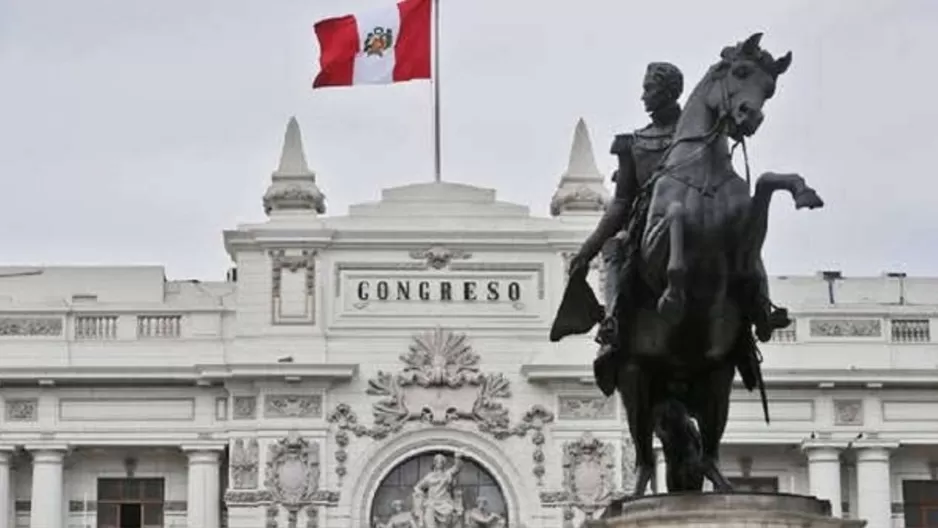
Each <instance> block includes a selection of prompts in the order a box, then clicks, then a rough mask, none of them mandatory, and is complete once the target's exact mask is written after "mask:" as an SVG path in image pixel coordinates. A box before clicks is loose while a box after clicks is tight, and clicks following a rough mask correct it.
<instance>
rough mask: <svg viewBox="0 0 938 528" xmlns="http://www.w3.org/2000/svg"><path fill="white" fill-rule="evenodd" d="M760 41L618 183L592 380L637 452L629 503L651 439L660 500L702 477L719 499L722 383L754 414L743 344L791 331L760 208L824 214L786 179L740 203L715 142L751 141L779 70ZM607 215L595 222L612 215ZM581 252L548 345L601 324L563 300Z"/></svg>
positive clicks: (741, 190)
mask: <svg viewBox="0 0 938 528" xmlns="http://www.w3.org/2000/svg"><path fill="white" fill-rule="evenodd" d="M760 39H761V34H755V35H753V36H751V37H749V38H748V39H746V40H745V41H744V42H740V43H738V44H736V45H735V46H729V47H727V48H725V49H724V50H723V52H722V53H721V56H720V60H719V62H717V63H716V64H714V65H713V66H711V67H710V68H709V69H708V71H707V72H706V74H705V75H704V77H703V79H702V80H701V81H700V83H699V84H698V85H697V86H696V88H694V90H693V92H692V93H691V95H690V96H689V98H688V100H687V103H686V105H685V108H684V110H683V112H681V115H680V118H679V119H678V121H677V124H676V126H675V131H674V135H673V139H672V140H671V141H670V145H669V146H668V147H667V148H666V149H665V150H664V152H663V153H662V155H661V158H660V163H659V164H658V165H657V166H656V167H655V169H654V171H653V173H652V175H651V176H650V177H647V178H646V179H645V180H644V181H637V182H634V183H630V184H629V185H631V186H632V193H633V194H632V195H631V198H626V200H630V201H631V203H630V214H629V218H630V219H629V221H628V223H627V226H626V234H625V236H624V237H622V238H623V242H624V246H623V248H624V251H625V255H624V256H625V259H624V262H623V263H622V268H621V270H620V271H619V274H618V279H619V284H618V288H619V289H618V292H617V296H616V299H615V302H614V303H613V306H612V307H611V310H610V309H607V310H606V311H605V315H606V316H607V318H608V317H609V316H611V317H612V318H613V319H614V321H615V324H613V325H609V324H608V323H605V324H604V325H603V328H602V329H601V331H600V333H599V338H600V339H601V340H607V341H609V342H608V343H604V346H606V348H607V350H606V351H605V352H607V353H604V354H601V355H600V356H599V357H598V358H597V361H596V362H595V364H594V371H595V372H596V375H597V384H599V385H600V387H601V389H602V390H603V391H604V392H606V393H607V394H609V393H610V392H611V390H609V386H608V383H609V380H608V379H604V376H607V375H608V373H609V372H612V373H613V374H612V375H611V377H612V378H613V383H614V386H615V388H616V389H617V390H618V391H619V393H620V395H621V397H622V401H623V404H624V405H625V407H626V410H627V413H628V422H629V429H630V434H631V436H632V439H633V441H634V442H635V446H636V454H637V469H638V479H637V483H636V488H635V494H636V495H641V494H643V493H644V490H645V488H646V486H647V484H648V483H649V481H650V479H651V477H652V475H653V474H654V453H653V450H652V437H653V435H655V434H657V435H658V437H659V438H660V439H661V441H662V445H663V449H664V453H665V458H666V461H667V467H668V470H667V480H668V488H669V490H670V491H699V490H701V489H702V487H703V479H704V478H706V479H708V480H710V481H711V482H712V483H713V484H714V487H715V489H717V490H721V491H726V490H729V489H731V486H730V484H729V482H728V481H727V480H726V479H725V478H724V476H723V475H722V474H721V472H720V470H719V467H718V459H719V446H720V441H721V439H722V436H723V432H724V429H725V427H726V421H727V417H728V411H729V399H730V393H731V391H732V383H733V378H734V376H735V373H736V371H737V370H738V371H739V372H740V375H741V377H742V380H743V383H744V385H745V386H746V388H747V389H749V390H753V389H754V388H756V387H757V386H758V387H759V388H760V390H761V391H762V398H763V406H765V405H766V401H765V392H764V387H763V386H762V379H761V371H760V361H761V360H760V357H759V351H758V348H757V346H756V338H758V339H759V340H760V341H763V342H764V341H767V340H768V339H770V337H771V335H772V332H773V331H774V330H775V329H776V328H781V327H784V326H787V325H788V324H790V321H789V320H788V317H787V313H786V311H785V310H783V309H775V307H774V305H773V304H772V303H771V302H770V300H769V297H768V281H767V278H766V274H765V270H764V267H763V264H762V255H761V251H762V245H763V243H764V241H765V236H766V230H767V220H768V211H769V202H770V199H771V196H772V194H773V193H774V192H775V191H777V190H786V191H788V192H789V193H790V194H791V195H792V197H793V199H794V201H795V207H796V208H798V209H801V208H809V209H813V208H817V207H822V206H823V201H822V200H821V199H820V197H819V196H818V195H817V193H816V192H815V191H814V190H813V189H811V188H810V187H808V186H807V185H806V183H805V181H804V179H803V178H801V177H800V176H798V175H796V174H776V173H765V174H763V175H761V176H760V177H759V178H758V180H757V181H756V184H755V192H754V193H753V194H752V195H750V185H749V181H748V167H747V175H746V176H747V177H746V179H743V178H742V177H740V176H739V175H738V174H737V173H736V171H735V170H734V169H733V166H732V159H731V156H732V150H731V149H730V146H729V144H728V139H732V140H734V141H735V142H737V143H740V142H744V140H745V138H746V137H749V136H752V135H753V134H755V133H756V131H757V130H758V128H759V126H760V125H761V123H762V121H763V117H764V116H763V112H762V109H763V106H764V104H765V102H766V101H767V100H768V99H770V98H771V97H772V96H773V95H774V93H775V89H776V82H777V79H778V77H779V76H780V75H781V74H783V73H784V72H785V71H786V70H787V69H788V67H789V65H790V64H791V53H790V52H789V53H788V54H786V55H785V56H783V57H781V58H779V59H775V58H773V57H772V56H771V54H769V53H768V52H767V51H765V50H763V49H762V48H761V47H760ZM743 145H744V147H745V144H744V143H743ZM632 156H633V159H634V157H635V156H636V153H635V150H634V142H633V151H632ZM632 163H633V165H632V166H633V167H635V166H637V164H635V163H634V161H633V162H632ZM627 166H628V164H627ZM626 170H628V169H626ZM625 173H626V171H623V169H622V167H621V166H620V170H619V174H618V178H617V182H616V184H617V193H616V196H617V200H616V201H618V199H619V198H620V197H621V196H629V195H628V194H624V190H623V191H622V192H623V194H620V191H619V189H618V187H619V185H620V184H621V182H622V181H623V176H622V175H623V174H625ZM634 173H638V171H637V170H636V171H634ZM616 207H617V206H616V205H615V203H614V204H613V205H612V206H610V211H609V212H607V216H610V215H611V214H619V215H621V213H617V211H616ZM619 207H623V206H622V205H621V204H620V205H619ZM604 220H605V218H604ZM601 224H602V222H601ZM600 228H602V225H600ZM600 228H597V233H599V232H600ZM605 232H606V231H603V232H602V233H601V234H599V235H597V234H596V233H594V236H595V237H596V238H601V237H602V236H603V234H604V233H605ZM593 238H594V237H590V239H591V240H592V239H593ZM588 244H590V246H589V247H587V244H584V250H585V251H581V254H582V258H575V259H574V261H573V265H572V266H571V270H570V273H571V276H570V281H569V282H568V292H565V295H564V302H562V304H561V307H560V309H559V310H558V315H557V319H556V320H555V325H554V328H552V332H551V339H552V340H557V339H560V338H561V337H563V335H565V334H569V333H573V332H574V331H579V330H582V329H583V328H584V327H585V326H586V325H585V324H584V323H585V322H586V321H587V319H589V318H591V319H594V321H592V322H593V323H595V322H599V321H595V319H596V317H597V314H601V313H603V311H602V310H596V308H595V307H592V306H586V305H581V306H578V307H577V306H575V304H574V302H573V300H576V299H577V298H580V299H582V298H584V296H583V295H579V297H578V295H576V294H572V293H570V290H576V289H578V288H582V286H583V285H584V284H585V273H586V265H585V264H584V262H588V261H589V258H590V257H592V256H593V255H595V253H592V254H590V252H589V251H592V250H593V248H594V247H595V245H594V244H595V242H591V241H588ZM586 250H588V251H586ZM568 301H570V302H568ZM576 310H579V312H580V313H582V314H588V316H584V315H576V314H575V313H574V312H575V311H576ZM568 320H569V321H574V323H573V324H571V323H570V322H569V321H568ZM610 326H611V327H612V330H613V331H612V332H609V331H608V329H609V327H610ZM583 331H586V330H583ZM610 333H611V334H612V335H613V337H612V338H611V339H610V337H609V334H610ZM766 420H768V412H767V409H766Z"/></svg>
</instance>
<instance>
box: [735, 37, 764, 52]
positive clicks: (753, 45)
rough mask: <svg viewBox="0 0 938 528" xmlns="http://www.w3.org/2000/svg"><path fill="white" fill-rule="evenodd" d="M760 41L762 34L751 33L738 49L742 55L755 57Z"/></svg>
mask: <svg viewBox="0 0 938 528" xmlns="http://www.w3.org/2000/svg"><path fill="white" fill-rule="evenodd" d="M761 41H762V33H753V34H752V36H751V37H749V38H747V39H746V41H745V42H743V45H742V46H741V47H740V51H742V52H743V55H755V54H756V52H758V51H759V43H760V42H761Z"/></svg>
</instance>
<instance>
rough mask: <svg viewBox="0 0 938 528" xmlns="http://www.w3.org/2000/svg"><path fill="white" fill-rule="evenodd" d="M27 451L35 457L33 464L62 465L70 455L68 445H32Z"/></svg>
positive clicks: (28, 446)
mask: <svg viewBox="0 0 938 528" xmlns="http://www.w3.org/2000/svg"><path fill="white" fill-rule="evenodd" d="M26 450H27V451H29V454H30V455H32V457H33V463H34V464H35V463H46V464H61V463H62V462H63V461H64V460H65V455H66V454H68V445H67V444H30V445H27V446H26Z"/></svg>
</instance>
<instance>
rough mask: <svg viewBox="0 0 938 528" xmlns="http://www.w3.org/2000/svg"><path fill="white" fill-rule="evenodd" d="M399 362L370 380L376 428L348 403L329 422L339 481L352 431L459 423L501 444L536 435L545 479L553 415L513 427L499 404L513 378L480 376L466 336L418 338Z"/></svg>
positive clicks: (528, 416)
mask: <svg viewBox="0 0 938 528" xmlns="http://www.w3.org/2000/svg"><path fill="white" fill-rule="evenodd" d="M400 359H401V361H402V362H403V363H404V365H405V366H404V368H403V369H402V370H401V371H400V372H398V373H397V374H391V373H388V372H383V371H379V372H378V373H377V375H376V376H375V377H374V378H372V379H370V380H368V389H367V392H368V394H371V395H373V396H380V397H381V398H380V399H379V400H378V401H377V402H375V403H374V405H373V411H372V414H373V422H374V424H373V425H372V426H366V425H363V424H361V423H359V422H358V416H357V415H356V414H355V412H354V411H352V409H351V407H350V406H349V405H348V404H345V403H340V404H339V405H338V406H337V407H336V408H335V410H333V411H332V412H331V413H330V414H329V416H328V417H327V419H328V421H329V422H331V423H334V424H336V425H337V428H338V431H337V432H336V436H335V440H336V445H337V446H338V447H339V449H338V450H337V451H336V455H335V456H336V462H337V466H336V474H337V475H338V476H339V478H340V479H341V478H342V477H343V476H344V475H345V473H346V468H345V462H346V460H347V459H348V452H347V450H346V447H347V446H348V444H349V437H348V432H351V433H353V434H355V436H359V437H361V436H367V437H370V438H373V439H376V440H381V439H384V438H386V437H387V436H389V435H391V434H393V433H397V432H399V431H401V430H402V429H403V428H404V427H405V426H406V425H407V424H408V423H410V422H422V423H425V424H431V425H436V426H443V425H446V424H448V423H450V422H453V421H456V420H464V421H471V422H475V424H476V426H477V427H478V428H479V430H480V431H482V432H484V433H487V434H490V435H492V436H493V437H495V438H496V439H498V440H502V439H505V438H508V437H511V436H519V437H523V436H525V435H526V434H527V432H528V431H534V435H533V438H532V443H533V444H534V446H535V449H534V455H533V459H534V473H535V475H536V476H537V477H538V479H540V478H541V477H543V475H544V471H545V470H544V465H543V462H544V452H543V444H544V434H543V428H544V425H545V424H548V423H551V422H553V420H554V415H553V413H552V412H550V411H548V410H547V409H545V408H544V407H542V406H539V405H535V406H533V407H532V408H531V409H530V410H528V411H527V412H526V413H525V414H524V416H523V417H522V419H521V421H520V423H517V424H514V425H512V424H511V419H510V418H509V416H508V409H507V408H506V407H505V406H504V404H503V403H502V402H501V401H500V400H502V399H505V398H508V397H510V396H511V391H510V390H509V383H508V379H507V378H505V376H504V375H503V374H500V373H495V374H490V373H482V372H481V371H480V369H479V355H478V354H476V353H475V352H473V351H472V349H471V348H470V346H469V344H468V343H467V338H466V336H465V335H464V334H455V333H453V332H450V331H445V330H443V329H441V328H437V329H435V330H434V331H432V332H430V333H427V334H424V335H418V336H416V337H415V338H414V342H413V343H412V344H411V346H410V349H409V351H408V352H407V353H406V354H404V355H402V356H401V358H400ZM444 393H445V395H444Z"/></svg>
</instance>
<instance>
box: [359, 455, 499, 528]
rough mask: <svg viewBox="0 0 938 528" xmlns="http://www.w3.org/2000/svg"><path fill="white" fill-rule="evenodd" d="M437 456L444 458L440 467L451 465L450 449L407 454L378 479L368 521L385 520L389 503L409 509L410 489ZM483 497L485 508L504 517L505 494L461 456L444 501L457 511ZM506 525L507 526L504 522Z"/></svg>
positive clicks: (426, 471) (390, 508)
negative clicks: (408, 455)
mask: <svg viewBox="0 0 938 528" xmlns="http://www.w3.org/2000/svg"><path fill="white" fill-rule="evenodd" d="M437 455H442V456H443V457H444V458H445V463H444V466H443V467H444V470H449V469H450V468H452V467H453V463H454V457H453V453H452V451H426V452H423V453H421V454H419V455H417V456H414V457H411V458H409V459H407V460H405V461H404V462H402V463H400V464H398V465H397V467H395V468H394V469H393V470H391V472H390V473H388V475H387V476H386V477H385V478H384V480H382V481H381V485H380V486H378V491H377V492H376V493H375V496H374V500H373V501H372V506H371V523H372V525H375V523H376V522H377V523H381V524H383V523H386V522H387V521H388V519H389V518H390V517H391V516H392V515H394V513H395V512H394V511H393V508H392V504H393V503H394V501H401V502H402V504H403V509H404V510H406V511H411V512H413V511H414V510H413V508H414V503H413V499H414V488H415V487H416V486H417V484H418V483H420V482H421V481H422V480H423V479H424V478H425V477H426V476H427V475H428V474H430V473H431V471H432V469H433V460H434V458H436V456H437ZM480 497H481V498H484V499H485V503H486V507H487V510H488V511H489V512H491V513H495V514H498V515H500V516H501V518H502V519H506V520H507V506H506V504H505V496H504V495H503V494H502V490H501V488H500V487H499V486H498V483H497V482H496V481H495V479H494V478H492V475H490V474H489V472H488V471H486V470H485V469H484V468H483V467H482V466H480V465H479V464H478V463H477V462H475V461H474V460H472V459H471V458H462V464H461V466H460V468H459V471H458V473H456V480H455V485H454V487H453V490H452V492H451V493H450V492H447V493H445V494H444V499H443V500H444V501H445V500H452V501H453V502H454V506H455V508H456V510H457V511H459V510H462V511H465V512H468V511H469V510H472V509H473V508H474V507H476V505H477V500H478V499H479V498H480ZM504 526H507V525H504Z"/></svg>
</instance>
